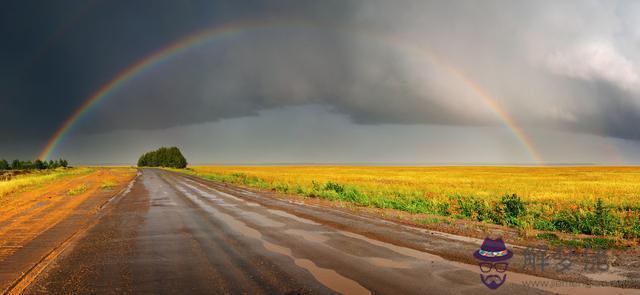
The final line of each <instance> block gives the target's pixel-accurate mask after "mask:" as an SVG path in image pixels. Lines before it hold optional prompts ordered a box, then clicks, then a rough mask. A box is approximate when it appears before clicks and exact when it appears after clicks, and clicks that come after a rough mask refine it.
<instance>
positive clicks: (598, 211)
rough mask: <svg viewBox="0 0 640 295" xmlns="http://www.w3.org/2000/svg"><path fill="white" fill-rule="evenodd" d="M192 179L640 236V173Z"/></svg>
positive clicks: (492, 170) (344, 169)
mask: <svg viewBox="0 0 640 295" xmlns="http://www.w3.org/2000/svg"><path fill="white" fill-rule="evenodd" d="M190 171H191V172H190V173H193V174H197V175H199V176H203V177H206V178H210V179H214V180H219V181H226V182H232V183H239V184H244V185H249V186H253V187H258V188H265V189H275V190H278V191H281V192H284V193H294V194H299V195H303V196H308V197H319V198H326V199H331V200H344V201H350V202H353V203H356V204H358V205H361V206H370V207H378V208H391V209H397V210H403V211H407V212H411V213H431V214H436V215H444V216H453V217H458V218H462V219H471V220H479V221H485V222H490V223H496V224H504V225H508V226H515V227H525V228H534V229H540V230H559V231H565V232H573V233H583V234H595V235H614V236H621V237H625V238H637V237H638V235H639V234H640V220H639V214H638V212H639V211H640V167H587V166H581V167H491V166H489V167H484V166H482V167H448V166H441V167H371V166H196V167H192V168H190ZM514 194H515V196H514Z"/></svg>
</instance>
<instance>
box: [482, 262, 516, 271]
mask: <svg viewBox="0 0 640 295" xmlns="http://www.w3.org/2000/svg"><path fill="white" fill-rule="evenodd" d="M508 266H509V264H508V263H504V262H501V263H490V262H482V263H480V271H482V272H485V273H486V272H490V271H491V269H492V268H493V269H495V270H496V271H497V272H499V273H503V272H505V271H507V267H508Z"/></svg>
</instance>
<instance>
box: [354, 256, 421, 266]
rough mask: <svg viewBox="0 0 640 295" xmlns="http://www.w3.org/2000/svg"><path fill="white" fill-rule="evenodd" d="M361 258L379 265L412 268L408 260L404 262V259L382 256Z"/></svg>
mask: <svg viewBox="0 0 640 295" xmlns="http://www.w3.org/2000/svg"><path fill="white" fill-rule="evenodd" d="M361 258H362V259H364V260H366V261H367V262H369V263H371V264H373V265H375V266H379V267H387V268H402V269H407V268H411V265H410V264H409V263H408V262H404V261H395V260H391V259H386V258H381V257H361Z"/></svg>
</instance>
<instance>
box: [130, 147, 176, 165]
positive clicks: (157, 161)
mask: <svg viewBox="0 0 640 295" xmlns="http://www.w3.org/2000/svg"><path fill="white" fill-rule="evenodd" d="M138 167H170V168H186V167H187V159H185V158H184V156H183V155H182V153H181V152H180V149H178V148H177V147H170V148H166V147H161V148H159V149H157V150H155V151H151V152H148V153H145V154H143V155H142V156H140V159H138Z"/></svg>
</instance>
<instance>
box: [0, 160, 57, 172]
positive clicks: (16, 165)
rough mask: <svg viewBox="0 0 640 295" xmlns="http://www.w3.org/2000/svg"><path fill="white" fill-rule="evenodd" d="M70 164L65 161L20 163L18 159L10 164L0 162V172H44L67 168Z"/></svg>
mask: <svg viewBox="0 0 640 295" xmlns="http://www.w3.org/2000/svg"><path fill="white" fill-rule="evenodd" d="M67 166H69V163H68V162H67V160H65V159H58V160H55V161H54V160H49V161H42V160H40V159H37V160H35V161H20V160H18V159H16V160H13V161H12V162H11V163H9V162H8V161H7V160H5V159H1V160H0V170H44V169H56V168H59V167H65V168H66V167H67Z"/></svg>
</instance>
